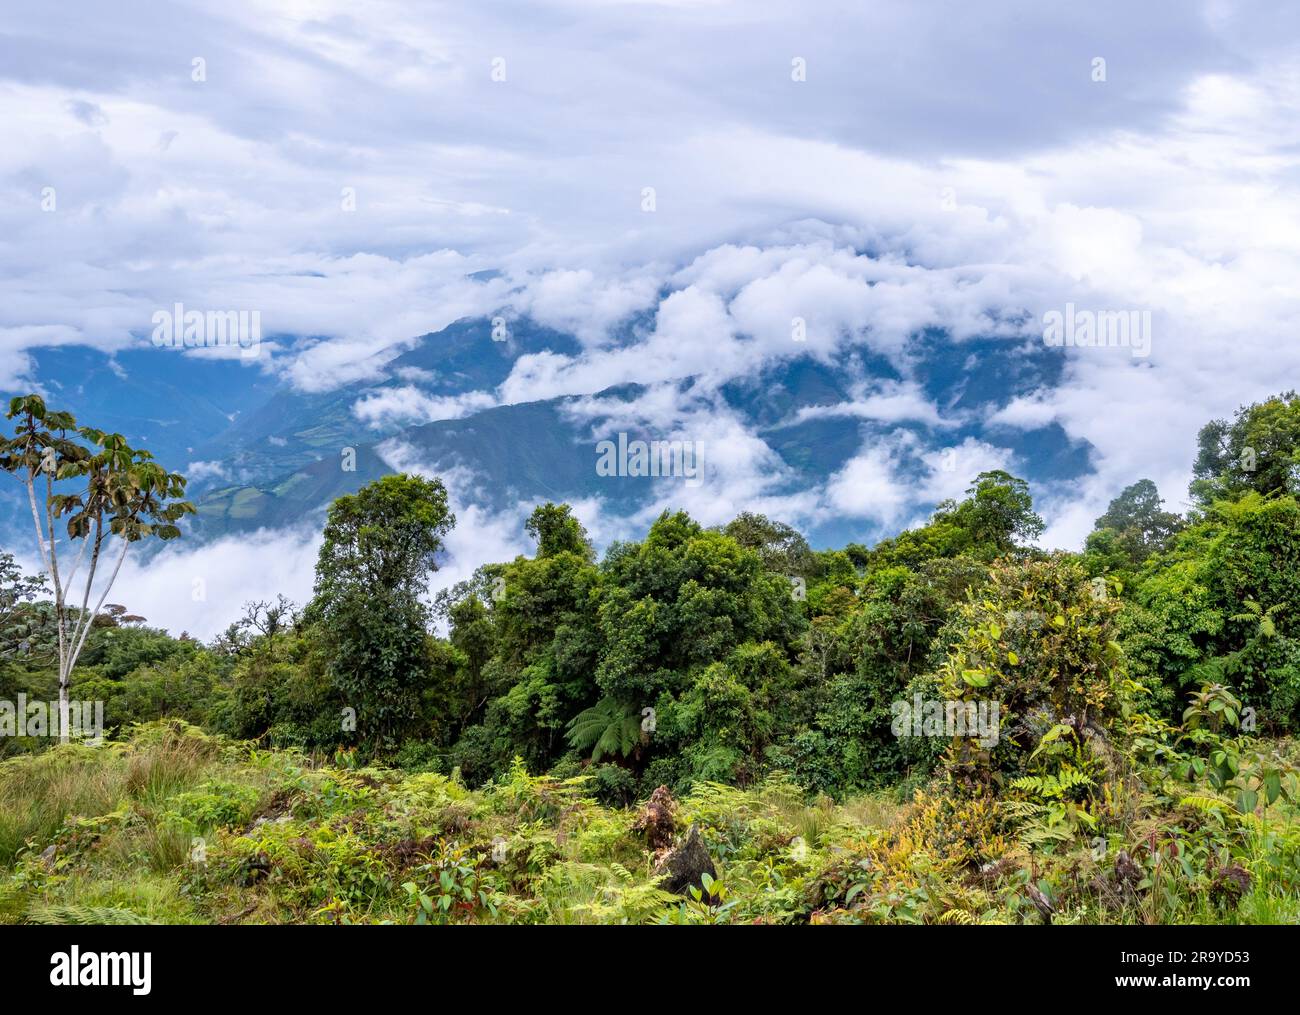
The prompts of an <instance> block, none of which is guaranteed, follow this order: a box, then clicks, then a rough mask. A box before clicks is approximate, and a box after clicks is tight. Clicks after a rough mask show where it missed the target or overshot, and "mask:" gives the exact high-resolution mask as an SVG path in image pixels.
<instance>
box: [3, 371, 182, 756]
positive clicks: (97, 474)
mask: <svg viewBox="0 0 1300 1015" xmlns="http://www.w3.org/2000/svg"><path fill="white" fill-rule="evenodd" d="M7 418H8V419H17V420H18V422H17V424H16V427H15V433H14V436H13V437H6V438H0V469H3V470H4V471H6V472H9V473H12V474H13V475H15V476H17V477H18V478H19V480H21V481H22V483H23V485H24V486H25V487H26V489H27V499H28V502H29V504H30V506H31V511H32V521H33V523H34V524H35V527H36V546H37V550H38V552H39V556H40V560H41V563H42V565H43V566H44V568H45V572H46V574H48V575H49V577H50V580H51V583H52V584H53V586H54V609H55V620H56V628H57V633H58V645H59V739H60V740H61V741H63V742H67V739H68V685H69V683H70V682H71V679H72V669H73V667H74V666H75V665H76V663H77V657H78V656H79V655H80V654H81V650H82V649H83V648H84V647H85V644H86V638H87V636H88V635H89V634H90V629H91V626H92V624H93V622H94V619H95V617H97V616H98V615H99V611H100V609H101V608H102V607H103V605H104V600H105V599H106V598H107V597H108V592H109V589H111V588H112V587H113V582H114V581H116V579H117V575H118V573H119V572H120V571H121V568H122V561H123V560H125V559H126V553H127V550H128V549H129V548H130V547H131V545H132V544H133V543H137V542H140V541H141V540H144V539H147V538H149V537H150V536H156V537H157V538H159V539H161V540H169V539H175V538H176V537H178V536H179V535H180V534H181V530H180V529H179V528H178V527H177V525H176V523H177V522H178V521H180V520H181V518H183V517H184V516H185V515H186V514H192V513H193V512H194V505H192V504H190V503H189V502H188V501H183V500H180V499H179V498H181V497H183V496H184V494H185V479H184V477H183V476H181V475H180V473H176V472H168V471H167V470H166V469H164V468H162V466H160V465H158V464H157V463H155V462H154V461H153V455H151V454H150V453H149V452H148V451H137V450H135V449H133V448H131V447H129V446H128V445H127V443H126V440H125V438H123V437H122V435H121V434H107V433H104V432H103V431H101V430H95V429H93V428H91V427H86V426H81V427H79V426H77V421H76V419H75V418H74V417H73V415H72V414H71V413H69V412H55V411H51V410H49V409H47V408H46V406H45V401H44V399H42V398H41V397H40V396H39V395H26V396H24V397H19V398H15V399H13V400H12V401H11V402H10V403H9V412H8V414H7ZM78 437H80V438H82V439H83V440H85V441H87V442H88V443H89V446H87V445H86V444H82V443H80V442H79V441H78V440H77V438H78ZM67 483H71V484H72V489H71V492H66V493H64V492H56V490H67V489H68V487H67V486H66V485H65V484H67ZM42 489H43V496H42V495H41V493H40V492H38V491H39V490H42ZM60 527H63V528H65V529H66V531H67V541H66V543H64V544H63V545H64V547H65V548H68V549H70V548H71V545H72V543H73V542H74V541H77V540H80V541H81V545H80V549H79V551H78V553H77V556H76V558H75V560H74V561H73V563H72V567H71V568H70V569H69V570H67V571H64V570H63V566H64V564H66V560H64V561H62V562H61V561H60V542H61V541H60V538H59V535H58V533H57V530H58V529H59V528H60ZM113 538H117V539H118V540H120V542H121V550H120V552H118V553H117V555H116V560H115V561H113V559H112V550H111V543H112V540H113ZM106 549H108V558H107V560H108V561H112V567H111V570H110V571H109V572H108V580H107V582H104V583H102V588H101V590H100V595H99V599H98V600H97V601H96V603H95V605H94V608H93V609H91V608H90V601H91V597H92V595H93V590H94V586H95V579H96V577H98V576H100V570H99V569H100V564H101V559H103V558H104V554H105V550H106ZM87 555H88V556H87ZM83 564H85V565H86V570H85V572H84V575H85V577H84V585H83V586H82V587H81V596H80V597H79V598H80V605H77V599H78V597H77V596H75V595H73V597H72V599H71V601H70V600H69V594H70V593H72V592H73V588H74V586H73V583H74V581H75V580H76V576H77V572H78V571H79V570H80V569H81V566H82V565H83Z"/></svg>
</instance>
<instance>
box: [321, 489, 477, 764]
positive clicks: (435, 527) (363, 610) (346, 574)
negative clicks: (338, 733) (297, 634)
mask: <svg viewBox="0 0 1300 1015" xmlns="http://www.w3.org/2000/svg"><path fill="white" fill-rule="evenodd" d="M454 524H455V518H454V517H453V516H452V515H451V513H450V512H449V511H448V509H447V491H446V489H445V488H444V487H443V485H442V483H441V482H439V481H438V480H426V479H422V478H420V477H418V476H407V475H397V476H385V477H384V478H382V479H379V480H376V481H375V482H373V483H371V484H369V485H368V486H365V487H363V488H362V489H361V490H360V491H358V492H357V493H356V494H354V495H351V496H347V497H340V498H339V499H338V500H336V501H335V502H334V503H333V504H332V505H331V506H330V511H329V517H328V519H327V521H326V523H325V533H324V537H325V539H324V543H323V545H322V546H321V550H320V556H319V559H318V560H317V563H316V598H315V599H314V600H313V602H312V604H311V606H310V608H309V610H308V613H309V615H310V617H311V618H312V619H319V622H320V630H321V632H322V635H323V637H324V640H325V643H326V646H327V649H326V651H327V657H328V660H329V662H328V667H329V672H330V676H331V678H332V680H333V683H334V686H335V688H337V690H338V691H339V693H340V695H341V696H342V698H343V700H344V701H345V702H346V706H345V707H349V708H351V709H353V710H354V711H355V715H356V720H357V733H358V734H359V735H360V736H361V737H362V738H363V739H364V740H365V741H367V742H368V743H369V744H370V745H371V746H372V747H373V748H375V749H379V750H392V749H395V748H396V747H397V746H398V745H399V744H400V740H401V738H402V735H403V733H404V732H406V731H407V730H409V729H410V728H411V727H412V725H413V724H414V722H415V721H416V719H417V717H418V715H419V703H420V690H421V687H422V685H423V684H424V683H425V682H426V680H427V677H428V675H429V672H430V669H431V662H432V660H431V658H430V648H429V645H428V637H427V634H426V627H427V623H428V619H429V618H428V608H427V607H426V606H425V604H424V602H423V600H422V598H421V597H422V595H423V594H424V592H425V590H426V587H427V583H428V576H429V573H430V572H431V571H432V570H434V569H435V567H436V562H435V557H436V555H437V553H438V551H439V550H440V549H441V547H442V539H443V536H444V535H445V534H446V533H447V531H448V530H449V529H450V528H451V527H452V526H453V525H454Z"/></svg>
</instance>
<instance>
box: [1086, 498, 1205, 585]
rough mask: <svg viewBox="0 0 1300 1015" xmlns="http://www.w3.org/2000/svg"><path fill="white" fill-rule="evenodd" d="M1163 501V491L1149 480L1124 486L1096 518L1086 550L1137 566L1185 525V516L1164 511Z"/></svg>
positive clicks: (1124, 563) (1127, 564) (1112, 560)
mask: <svg viewBox="0 0 1300 1015" xmlns="http://www.w3.org/2000/svg"><path fill="white" fill-rule="evenodd" d="M1163 504H1164V501H1163V500H1162V499H1161V497H1160V491H1159V490H1158V489H1157V488H1156V485H1155V483H1153V482H1151V480H1149V479H1140V480H1138V481H1137V482H1136V483H1134V484H1133V485H1131V486H1128V487H1125V488H1124V489H1123V490H1122V491H1121V492H1120V495H1119V496H1118V497H1116V498H1115V499H1114V500H1112V501H1111V502H1110V506H1109V507H1107V509H1106V513H1105V514H1104V515H1102V516H1101V517H1100V518H1098V519H1097V524H1096V527H1095V528H1094V530H1093V532H1092V533H1091V534H1090V535H1089V536H1088V542H1087V549H1088V550H1089V552H1090V553H1095V554H1099V555H1101V556H1103V557H1105V558H1107V559H1109V560H1110V561H1111V562H1112V563H1115V564H1120V565H1123V566H1125V567H1136V566H1137V565H1139V564H1141V563H1142V561H1144V560H1146V559H1147V557H1149V556H1151V554H1153V553H1155V552H1156V551H1157V550H1159V549H1162V548H1163V547H1164V546H1165V544H1166V543H1168V541H1169V539H1170V537H1171V536H1173V535H1174V534H1175V533H1177V532H1178V531H1179V530H1180V529H1182V528H1183V525H1184V522H1183V519H1182V518H1180V517H1179V516H1178V515H1176V514H1174V513H1173V512H1172V511H1165V510H1164V509H1163V506H1162V505H1163Z"/></svg>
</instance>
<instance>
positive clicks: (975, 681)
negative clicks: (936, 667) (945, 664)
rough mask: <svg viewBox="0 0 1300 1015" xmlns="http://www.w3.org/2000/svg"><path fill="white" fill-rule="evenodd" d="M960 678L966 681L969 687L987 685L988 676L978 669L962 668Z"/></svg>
mask: <svg viewBox="0 0 1300 1015" xmlns="http://www.w3.org/2000/svg"><path fill="white" fill-rule="evenodd" d="M961 678H962V680H964V681H966V683H968V684H969V685H970V686H971V687H988V686H989V678H988V676H987V675H986V674H984V673H983V672H982V671H980V670H962V672H961Z"/></svg>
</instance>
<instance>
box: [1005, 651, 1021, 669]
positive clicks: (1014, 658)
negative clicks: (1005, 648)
mask: <svg viewBox="0 0 1300 1015" xmlns="http://www.w3.org/2000/svg"><path fill="white" fill-rule="evenodd" d="M1007 662H1009V663H1010V664H1011V665H1012V666H1019V665H1020V657H1019V656H1018V655H1016V654H1015V653H1014V652H1008V653H1007Z"/></svg>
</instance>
